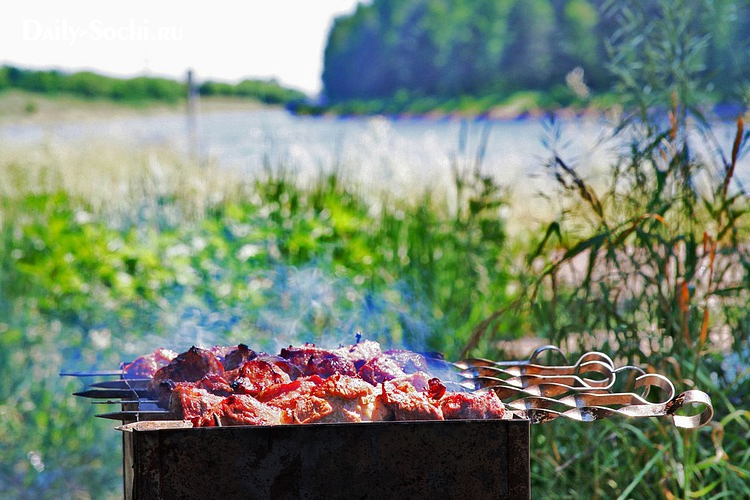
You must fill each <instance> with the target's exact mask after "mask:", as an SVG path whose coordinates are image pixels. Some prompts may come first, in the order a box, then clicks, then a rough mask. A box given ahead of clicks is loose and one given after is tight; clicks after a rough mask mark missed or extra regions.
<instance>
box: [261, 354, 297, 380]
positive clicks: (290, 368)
mask: <svg viewBox="0 0 750 500" xmlns="http://www.w3.org/2000/svg"><path fill="white" fill-rule="evenodd" d="M255 359H256V360H258V361H265V362H266V363H270V364H272V365H274V366H275V367H276V368H279V369H280V370H281V371H283V372H284V373H286V374H287V375H289V378H290V379H292V380H294V379H296V378H297V377H300V376H302V371H301V370H300V369H299V368H298V367H297V365H295V364H293V363H291V362H289V360H287V359H284V358H282V357H281V356H273V355H271V354H259V355H258V357H257V358H255Z"/></svg>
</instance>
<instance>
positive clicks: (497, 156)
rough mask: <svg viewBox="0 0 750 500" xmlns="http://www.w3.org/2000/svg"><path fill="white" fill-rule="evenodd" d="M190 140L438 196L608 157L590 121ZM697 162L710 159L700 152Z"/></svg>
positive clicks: (183, 124) (159, 140)
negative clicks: (440, 190)
mask: <svg viewBox="0 0 750 500" xmlns="http://www.w3.org/2000/svg"><path fill="white" fill-rule="evenodd" d="M197 130H198V134H197V136H198V138H199V147H198V150H199V156H200V158H201V159H202V161H210V162H213V163H217V164H219V165H221V166H223V167H226V168H235V169H240V170H242V171H243V172H248V173H249V174H257V173H261V172H263V170H264V167H265V166H270V167H272V168H279V167H283V168H284V169H286V170H287V171H289V172H291V173H293V174H294V175H295V176H297V177H299V178H303V179H304V178H306V177H314V176H316V175H318V173H319V172H320V171H321V170H323V171H326V170H330V169H336V170H337V171H338V172H339V173H341V174H342V175H343V176H345V177H348V178H350V179H351V180H354V181H355V182H360V183H362V184H364V185H377V186H379V187H385V188H386V189H392V190H394V191H398V190H400V189H404V188H408V189H410V190H412V189H413V188H414V187H416V186H431V187H435V186H441V185H442V186H446V185H449V184H450V182H448V181H449V179H450V178H451V177H452V176H453V175H454V171H455V170H456V169H458V170H459V171H464V172H465V171H468V170H471V169H473V168H479V169H480V170H481V172H482V173H484V174H489V175H492V176H493V177H495V178H496V179H497V180H498V181H500V182H501V183H502V184H507V185H509V186H514V187H516V188H520V189H521V191H522V192H531V191H532V190H534V189H536V190H538V189H539V188H540V187H543V186H545V182H546V181H545V177H548V176H546V174H545V172H544V164H545V162H546V161H547V160H548V159H549V158H550V148H554V149H555V150H556V151H557V152H558V153H560V154H561V155H562V156H563V157H564V158H565V159H566V161H568V162H570V163H571V164H574V165H578V166H579V167H580V168H581V170H582V171H583V172H586V173H588V174H591V175H593V174H594V173H596V172H597V171H602V169H605V168H606V166H607V165H608V164H609V162H610V161H611V159H612V157H613V156H612V148H614V147H616V144H614V143H613V141H610V140H607V137H608V134H609V133H610V131H611V126H610V125H609V124H608V123H606V122H604V121H602V120H598V119H568V120H564V121H560V122H558V123H557V124H556V127H551V126H550V123H549V122H548V121H545V120H543V119H526V120H505V121H485V120H469V121H466V120H463V121H462V120H459V119H388V118H382V117H362V118H331V117H323V118H314V117H298V116H293V115H290V114H289V113H287V112H285V111H283V110H280V109H262V110H255V111H243V112H215V113H204V114H202V115H201V116H200V117H199V120H198V127H197ZM714 132H715V133H716V137H717V140H718V144H719V145H720V146H721V147H722V149H723V150H724V151H730V150H731V144H732V139H733V127H732V125H731V124H726V125H725V124H719V125H717V126H716V128H715V130H714ZM556 135H558V137H557V139H554V138H555V136H556ZM188 136H189V134H188V122H187V119H186V117H185V116H184V115H180V114H172V115H158V116H143V117H129V118H113V119H110V120H104V121H102V120H98V121H84V122H64V123H56V124H47V125H36V124H34V125H5V126H0V144H2V143H20V144H24V143H26V144H40V143H44V142H49V141H62V142H71V143H76V142H78V143H81V144H85V143H87V142H90V141H96V142H114V143H122V144H125V145H126V146H132V147H134V148H148V147H153V146H167V147H170V148H175V149H177V150H179V151H183V152H185V153H187V152H188V150H189V147H188ZM484 138H486V141H484ZM485 142H486V149H483V144H485ZM706 154H711V155H712V156H713V157H714V158H716V155H715V154H713V153H710V152H709V150H706ZM727 154H728V153H727ZM747 163H748V162H747V161H745V162H743V164H742V165H741V166H740V168H739V170H738V172H737V175H738V176H739V177H741V178H743V179H748V178H750V174H749V173H748V164H747Z"/></svg>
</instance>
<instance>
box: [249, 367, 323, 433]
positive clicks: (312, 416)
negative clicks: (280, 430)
mask: <svg viewBox="0 0 750 500" xmlns="http://www.w3.org/2000/svg"><path fill="white" fill-rule="evenodd" d="M323 382H324V380H323V379H322V378H321V377H319V376H318V375H313V376H311V377H301V378H298V379H297V380H295V381H293V382H290V383H288V384H277V385H273V386H270V387H268V388H266V389H264V390H262V391H261V392H260V394H258V400H259V401H261V402H263V403H267V404H268V405H269V406H273V407H274V408H278V409H279V410H281V412H282V414H281V423H283V424H304V423H309V422H317V421H318V420H320V419H321V418H323V417H325V416H326V415H328V414H330V413H332V412H333V407H332V406H331V405H330V404H329V403H328V402H327V401H326V400H325V399H323V398H320V397H318V396H314V395H313V394H312V391H313V388H314V387H316V386H318V385H320V384H322V383H323Z"/></svg>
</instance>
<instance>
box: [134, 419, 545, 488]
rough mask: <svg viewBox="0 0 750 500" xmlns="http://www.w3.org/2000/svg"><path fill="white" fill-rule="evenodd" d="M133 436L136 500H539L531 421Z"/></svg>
mask: <svg viewBox="0 0 750 500" xmlns="http://www.w3.org/2000/svg"><path fill="white" fill-rule="evenodd" d="M126 434H132V437H131V439H132V444H133V446H132V463H133V488H131V494H130V496H128V487H127V485H126V498H133V499H153V498H158V499H162V498H163V499H170V498H201V499H204V498H273V499H295V500H296V499H324V498H325V499H338V498H341V499H347V500H349V499H351V498H358V499H371V500H372V499H378V500H380V499H394V500H395V499H398V500H403V499H405V498H409V499H441V498H445V499H467V500H481V499H490V498H491V499H498V498H499V499H506V498H507V499H516V498H526V499H527V498H530V492H529V486H528V485H529V483H530V474H529V470H530V469H529V447H528V445H529V437H528V436H529V422H528V421H527V420H510V421H509V420H497V421H489V420H488V421H446V422H387V423H367V424H316V425H302V426H276V427H225V428H199V429H162V430H149V431H134V432H132V433H131V432H128V433H126ZM126 439H127V438H126ZM126 451H127V450H126ZM126 455H127V453H126ZM126 462H127V459H126ZM126 477H127V476H126Z"/></svg>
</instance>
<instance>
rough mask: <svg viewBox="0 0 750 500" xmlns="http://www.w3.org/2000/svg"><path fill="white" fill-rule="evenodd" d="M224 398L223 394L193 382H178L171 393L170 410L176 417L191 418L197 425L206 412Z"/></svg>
mask: <svg viewBox="0 0 750 500" xmlns="http://www.w3.org/2000/svg"><path fill="white" fill-rule="evenodd" d="M223 400H224V398H223V397H222V396H217V395H215V394H211V393H210V392H208V391H207V390H205V389H201V388H198V387H195V386H193V385H192V384H178V385H177V386H175V387H174V389H173V390H172V391H171V393H170V399H169V410H170V411H171V412H172V414H173V415H174V416H175V418H177V419H183V420H190V421H192V422H193V425H197V424H198V422H199V420H200V418H201V416H202V415H203V414H204V413H206V412H207V411H208V410H209V409H210V408H212V407H213V406H215V405H217V404H219V403H220V402H221V401H223Z"/></svg>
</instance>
